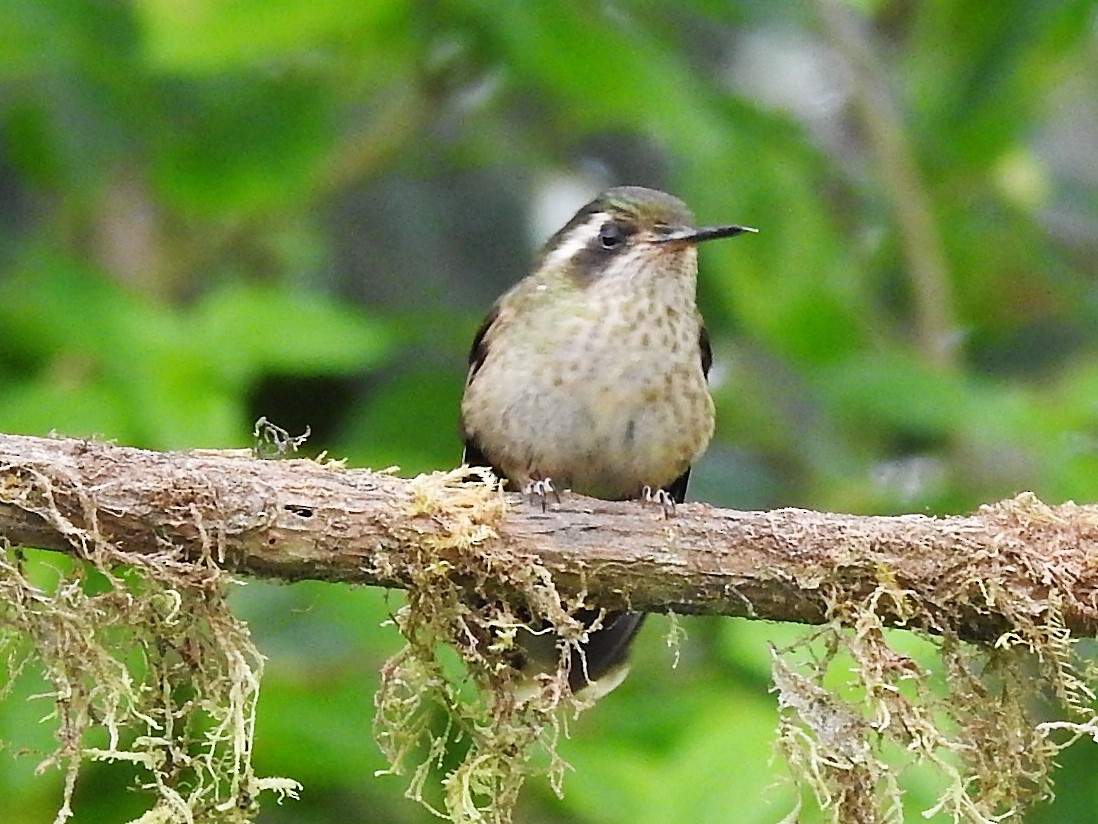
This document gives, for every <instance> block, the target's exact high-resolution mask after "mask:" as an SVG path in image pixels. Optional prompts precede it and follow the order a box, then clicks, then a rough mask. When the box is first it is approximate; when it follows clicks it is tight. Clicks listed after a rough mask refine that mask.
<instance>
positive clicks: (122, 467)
mask: <svg viewBox="0 0 1098 824" xmlns="http://www.w3.org/2000/svg"><path fill="white" fill-rule="evenodd" d="M0 536H2V537H3V538H4V539H6V540H7V541H8V542H9V543H10V544H13V545H26V546H33V547H39V548H43V549H51V550H57V551H61V552H69V553H74V554H81V555H87V554H88V553H90V552H93V551H94V550H95V545H96V544H97V543H101V542H109V543H110V544H111V545H113V547H115V548H116V549H121V550H123V551H124V552H126V553H161V554H167V555H170V556H172V557H173V558H175V559H177V560H178V561H182V562H188V561H194V562H196V563H198V562H202V561H206V562H208V560H209V559H210V558H211V557H212V558H213V560H214V561H215V562H216V563H217V564H218V565H220V566H222V567H224V568H226V569H229V570H232V571H234V572H237V573H240V574H242V575H257V576H266V577H274V578H279V579H282V580H287V581H293V580H299V579H306V578H308V579H320V580H329V581H344V582H352V583H359V584H373V585H378V586H386V587H407V586H408V585H409V584H410V583H413V582H414V581H415V580H416V571H415V566H416V565H417V564H420V565H421V564H422V563H423V557H424V555H423V551H424V547H425V546H426V547H428V548H429V549H430V552H432V553H434V555H435V556H437V558H438V559H439V560H440V561H447V560H448V558H447V555H448V554H449V553H457V552H461V553H465V555H466V558H467V555H468V553H469V552H470V551H473V552H475V553H477V554H478V556H479V557H481V558H483V563H484V568H485V569H486V570H487V571H488V573H489V575H490V574H491V570H492V568H493V567H500V566H501V565H502V566H503V567H505V568H508V569H513V568H514V566H515V565H523V564H531V565H534V564H540V565H541V566H542V567H544V568H545V569H546V570H548V572H549V574H550V575H551V577H552V580H553V582H554V583H555V584H556V586H557V588H558V590H560V591H561V592H562V593H570V594H575V593H577V592H584V593H586V595H587V598H588V600H589V601H590V602H592V603H595V604H598V605H599V606H604V607H608V608H616V607H621V606H629V607H630V608H632V609H639V610H646V611H655V612H659V611H668V610H672V611H675V612H682V613H711V614H722V615H733V616H748V617H753V618H761V619H769V620H775V621H797V622H803V623H819V622H822V621H824V620H827V619H828V618H829V617H832V616H834V615H835V614H836V611H837V610H838V611H839V612H841V611H842V608H843V606H842V605H843V604H844V603H851V602H856V603H860V604H864V603H865V600H866V599H868V598H869V597H870V596H871V595H872V594H873V593H878V594H879V593H880V592H881V591H882V590H883V591H885V592H887V593H888V594H889V597H888V598H878V599H876V600H877V602H878V603H879V604H880V605H881V606H880V608H881V609H885V610H887V611H888V614H887V618H888V620H889V621H891V622H892V623H897V624H909V625H918V626H921V627H925V628H929V629H932V630H939V631H949V632H953V633H956V634H957V635H958V636H960V637H962V638H967V639H969V640H976V641H993V640H995V639H996V638H998V637H999V636H1000V635H1001V634H1002V633H1003V632H1006V631H1008V630H1009V629H1010V628H1011V626H1012V624H1013V623H1014V622H1015V619H1016V618H1017V617H1018V616H1019V615H1028V616H1029V617H1030V618H1032V619H1035V620H1040V617H1041V616H1042V615H1043V614H1044V613H1045V612H1046V611H1047V608H1048V603H1049V599H1050V598H1052V599H1055V600H1056V603H1057V607H1058V609H1057V611H1058V612H1060V613H1061V614H1062V615H1063V616H1064V620H1065V622H1066V624H1067V629H1069V630H1070V631H1071V632H1072V634H1075V635H1093V634H1095V630H1096V627H1098V609H1096V605H1098V594H1096V590H1098V509H1096V508H1095V507H1092V506H1078V505H1075V504H1071V503H1068V504H1063V505H1059V506H1048V505H1045V504H1043V503H1041V502H1040V501H1038V500H1037V499H1036V498H1035V497H1034V496H1032V495H1029V494H1027V493H1024V494H1022V495H1019V496H1017V497H1016V498H1014V499H1011V500H1008V501H1004V502H1002V503H999V504H994V505H988V506H985V507H982V508H981V509H980V510H979V511H978V512H976V513H974V514H971V515H966V516H958V517H946V518H931V517H926V516H921V515H904V516H898V517H865V516H855V515H838V514H829V513H820V512H812V511H806V510H799V509H782V510H775V511H771V512H739V511H733V510H723V509H717V508H714V507H711V506H707V505H705V504H686V505H682V506H679V507H678V510H677V512H676V513H675V516H674V517H672V518H664V517H663V515H662V513H661V511H660V510H659V508H658V507H655V506H644V505H641V504H639V503H630V502H626V503H609V502H604V501H597V500H594V499H590V498H583V497H580V496H576V495H570V494H569V495H565V496H564V498H563V503H562V504H561V505H560V506H559V507H551V509H550V511H549V512H546V513H543V512H541V511H540V510H539V509H538V508H536V507H534V506H531V505H529V504H528V503H525V502H523V501H522V500H521V499H520V498H519V496H517V495H506V496H504V495H503V493H500V492H498V491H496V490H493V489H491V488H490V487H489V486H488V485H485V484H479V483H461V482H459V481H456V480H455V476H454V475H453V474H452V473H451V474H450V475H445V474H440V475H437V476H423V477H421V478H418V479H414V480H411V481H409V480H404V479H401V478H398V477H395V476H393V475H389V474H384V473H377V472H372V471H368V470H352V469H345V468H342V467H340V466H338V465H333V464H328V465H323V464H320V463H317V462H315V461H311V460H302V459H289V460H256V459H254V458H253V457H252V456H251V453H250V452H248V451H230V452H225V451H192V452H170V453H161V452H152V451H148V450H141V449H133V448H127V447H120V446H114V445H111V444H108V443H103V442H99V441H84V440H73V439H63V438H34V437H25V436H15V435H0ZM455 574H458V573H455Z"/></svg>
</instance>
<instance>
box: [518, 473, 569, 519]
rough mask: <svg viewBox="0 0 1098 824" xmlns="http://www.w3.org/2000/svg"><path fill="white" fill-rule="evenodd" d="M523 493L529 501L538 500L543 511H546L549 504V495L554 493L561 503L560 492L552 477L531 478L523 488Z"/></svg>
mask: <svg viewBox="0 0 1098 824" xmlns="http://www.w3.org/2000/svg"><path fill="white" fill-rule="evenodd" d="M522 494H523V495H525V496H526V499H527V500H529V501H534V500H537V501H539V502H540V503H541V511H542V512H544V511H545V510H546V508H547V507H548V505H549V496H550V495H552V496H553V498H554V499H556V502H557V503H558V504H559V503H560V493H559V492H557V490H556V487H554V486H553V479H552V478H531V479H530V480H529V481H527V482H526V486H524V487H523V488H522Z"/></svg>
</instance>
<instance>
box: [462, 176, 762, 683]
mask: <svg viewBox="0 0 1098 824" xmlns="http://www.w3.org/2000/svg"><path fill="white" fill-rule="evenodd" d="M753 231H755V230H754V229H751V228H748V227H745V226H713V227H703V228H699V227H696V226H694V221H693V216H692V214H691V213H690V211H689V209H687V207H686V205H685V204H684V203H683V202H682V201H681V200H679V199H678V198H676V197H673V196H671V195H669V194H665V193H664V192H659V191H655V190H653V189H645V188H641V187H638V186H622V187H618V188H614V189H609V190H608V191H606V192H603V193H602V194H601V195H599V196H598V197H596V198H595V199H594V200H592V201H591V202H590V203H588V204H587V205H586V206H584V207H583V208H582V209H580V210H579V211H578V212H577V213H576V214H575V216H574V217H573V218H572V219H571V220H570V221H568V223H567V224H566V225H565V226H564V227H563V228H562V229H561V230H560V231H558V232H557V233H556V234H555V235H553V236H552V237H551V238H550V239H549V241H548V242H547V243H546V244H545V246H544V248H543V249H542V250H541V253H540V254H539V255H538V258H537V260H536V262H535V264H534V268H533V272H532V273H531V274H530V275H529V276H528V277H526V278H525V279H524V280H522V281H520V282H519V283H517V284H516V285H515V286H514V287H512V288H511V289H510V290H509V291H508V292H506V293H505V294H504V295H503V296H502V297H501V298H500V299H499V300H498V301H496V304H495V306H493V307H492V310H491V311H490V312H489V314H488V317H487V318H486V319H485V321H484V324H483V325H482V326H481V328H480V331H479V332H477V335H476V338H475V339H474V341H473V347H472V351H471V354H470V357H469V375H468V378H467V379H466V383H465V395H464V397H463V399H462V403H461V430H462V437H463V440H464V442H465V462H466V463H467V464H468V465H470V466H483V467H490V468H491V469H492V470H493V471H494V472H495V473H496V474H497V475H498V476H499V477H501V478H505V479H506V480H507V481H508V482H509V484H510V485H511V488H513V489H518V490H523V491H525V492H526V493H527V494H530V493H533V494H535V495H538V496H540V497H541V499H542V500H543V502H544V500H545V496H546V495H547V494H556V492H557V490H564V489H571V490H573V491H575V492H577V493H581V494H583V495H590V496H592V497H595V498H602V499H605V500H610V501H621V500H627V499H631V498H641V497H649V498H651V497H653V496H655V497H656V498H658V499H659V500H661V501H663V502H664V504H665V505H668V504H670V502H672V501H674V502H682V500H683V498H684V496H685V494H686V485H687V481H688V479H689V476H690V465H691V463H692V462H693V461H694V460H695V459H697V458H698V457H699V456H700V455H701V454H702V452H703V451H704V450H705V448H706V447H707V446H708V444H709V439H710V437H711V436H712V434H713V400H712V398H711V397H710V394H709V387H708V384H707V376H708V373H709V365H710V362H711V360H712V355H711V352H710V348H709V337H708V334H707V333H706V331H705V326H704V325H703V324H702V318H701V315H700V313H699V312H698V308H697V304H696V301H695V293H696V286H697V275H698V253H697V248H696V247H697V244H699V243H701V242H702V241H706V240H714V239H716V238H722V237H732V236H734V235H738V234H741V233H743V232H753ZM598 615H599V613H598V612H595V611H584V612H583V613H582V614H580V615H578V616H577V617H578V618H579V619H580V620H581V621H583V622H584V623H586V624H588V625H590V624H592V623H594V622H595V621H596V619H597V617H598ZM642 619H643V615H642V614H641V613H633V612H616V613H610V614H608V615H604V616H603V617H602V621H601V622H600V625H599V628H597V629H595V630H593V631H592V632H591V633H590V635H589V639H588V641H587V643H585V644H584V645H583V647H581V648H580V649H579V650H576V651H575V652H574V654H573V657H572V662H571V669H570V671H569V684H570V686H571V688H572V691H573V692H580V691H582V692H583V693H584V694H585V695H586V696H590V697H595V698H597V697H599V696H601V695H603V694H605V693H606V692H609V691H610V690H611V689H613V688H614V687H616V686H617V685H618V684H619V683H621V680H622V679H623V678H624V677H625V674H626V671H627V666H626V655H627V653H628V647H629V643H630V641H631V640H632V638H633V636H634V635H635V634H636V632H637V630H638V629H639V628H640V624H641V621H642ZM553 641H554V639H552V638H550V639H548V640H546V639H544V638H538V639H537V640H535V639H534V636H531V637H530V638H529V639H527V641H526V642H525V643H524V644H523V649H522V653H521V655H522V657H523V659H524V660H522V661H520V662H519V665H520V666H521V667H522V668H523V669H524V670H533V671H534V672H538V671H545V670H547V669H550V668H552V667H554V666H555V665H556V661H557V658H556V656H555V654H554V650H553V649H552V647H553V646H554V644H553ZM547 646H548V647H549V649H546V647H547Z"/></svg>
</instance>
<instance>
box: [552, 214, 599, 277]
mask: <svg viewBox="0 0 1098 824" xmlns="http://www.w3.org/2000/svg"><path fill="white" fill-rule="evenodd" d="M609 217H610V216H609V215H608V214H606V212H595V213H594V214H592V215H591V216H590V217H588V218H587V220H586V221H584V222H583V223H581V224H579V225H578V226H576V227H575V228H573V229H572V231H571V232H569V233H568V235H567V237H565V238H564V241H563V242H562V243H561V244H560V245H559V246H558V247H557V248H556V249H554V250H553V251H552V252H550V253H549V254H548V256H547V257H546V258H545V263H544V264H543V265H544V266H546V267H547V268H549V269H550V270H552V269H555V268H556V267H558V266H560V265H562V264H564V263H566V262H568V261H569V260H571V259H572V258H573V257H575V255H576V253H577V252H581V251H583V249H585V248H586V247H587V244H588V243H590V242H591V238H593V237H594V236H595V234H596V232H598V230H599V228H600V227H601V226H602V224H604V223H605V222H606V221H607V220H608V219H609Z"/></svg>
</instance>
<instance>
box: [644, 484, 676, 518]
mask: <svg viewBox="0 0 1098 824" xmlns="http://www.w3.org/2000/svg"><path fill="white" fill-rule="evenodd" d="M641 497H642V498H643V500H644V502H645V503H646V504H659V505H660V507H661V508H662V509H663V517H664V518H672V517H674V515H675V499H674V498H672V497H671V493H670V492H668V491H667V490H666V489H653V488H652V487H650V486H648V485H645V487H644V490H643V492H641Z"/></svg>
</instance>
